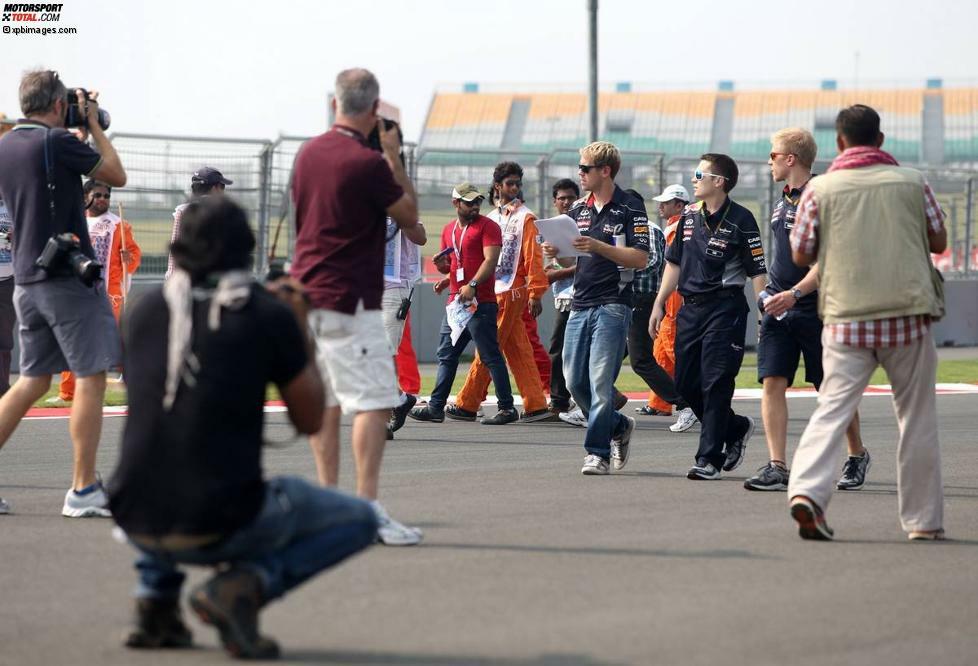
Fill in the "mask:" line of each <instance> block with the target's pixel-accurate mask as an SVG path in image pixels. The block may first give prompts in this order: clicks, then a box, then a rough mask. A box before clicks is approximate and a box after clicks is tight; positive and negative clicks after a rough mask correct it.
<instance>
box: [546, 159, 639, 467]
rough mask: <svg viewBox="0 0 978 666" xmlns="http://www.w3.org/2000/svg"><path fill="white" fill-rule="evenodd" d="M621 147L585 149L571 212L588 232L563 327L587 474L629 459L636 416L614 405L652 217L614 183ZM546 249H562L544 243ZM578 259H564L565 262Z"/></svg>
mask: <svg viewBox="0 0 978 666" xmlns="http://www.w3.org/2000/svg"><path fill="white" fill-rule="evenodd" d="M620 168H621V153H620V152H619V151H618V148H617V147H616V146H615V145H614V144H611V143H608V142H607V141H596V142H594V143H591V144H589V145H587V146H585V147H584V148H582V149H581V163H580V165H578V171H579V173H580V175H581V188H582V189H584V190H586V191H588V194H587V196H585V197H584V198H583V199H580V200H578V201H577V202H575V203H574V205H573V207H572V208H571V210H570V211H569V212H568V213H567V214H568V215H569V216H570V217H572V218H573V219H574V220H575V221H576V222H577V228H578V230H579V231H580V233H581V235H580V237H579V238H577V239H575V241H574V248H575V249H576V250H577V251H578V252H582V253H585V254H583V255H582V256H580V257H578V259H577V271H576V272H575V273H574V300H573V302H572V304H571V313H570V317H568V319H567V328H566V330H565V331H564V376H565V378H566V380H567V387H568V388H569V389H570V393H571V395H572V396H573V397H574V400H575V401H576V402H577V404H578V406H580V408H581V409H582V410H583V412H584V413H585V414H586V415H587V419H588V422H587V434H586V435H585V436H584V450H585V451H586V452H587V455H586V456H585V457H584V467H583V468H582V469H581V473H582V474H586V475H604V474H608V471H609V470H608V467H609V463H612V464H613V465H614V468H615V469H616V470H620V469H622V468H623V467H625V464H626V463H627V462H628V452H629V444H630V441H631V437H632V431H633V430H634V429H635V419H633V418H631V417H630V416H625V415H624V414H620V413H618V412H616V411H615V406H614V404H613V403H614V397H613V396H614V392H615V386H614V384H615V379H616V378H617V377H618V372H619V371H620V370H621V362H622V360H623V359H624V357H625V346H626V340H627V336H628V327H629V325H630V323H631V320H632V280H633V279H634V276H635V270H636V269H642V268H645V267H646V265H647V264H648V260H649V217H648V214H647V213H646V212H645V204H644V203H642V201H640V200H638V199H635V198H634V197H630V196H629V195H627V194H626V193H625V192H624V191H622V189H621V188H620V187H618V186H617V185H616V184H615V176H616V175H618V170H619V169H620ZM543 249H544V254H546V255H547V256H549V257H555V256H557V249H556V248H555V247H553V246H552V245H549V244H547V243H544V246H543ZM572 263H573V259H571V260H568V259H565V258H561V264H562V265H570V264H572Z"/></svg>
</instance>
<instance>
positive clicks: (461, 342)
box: [428, 302, 522, 412]
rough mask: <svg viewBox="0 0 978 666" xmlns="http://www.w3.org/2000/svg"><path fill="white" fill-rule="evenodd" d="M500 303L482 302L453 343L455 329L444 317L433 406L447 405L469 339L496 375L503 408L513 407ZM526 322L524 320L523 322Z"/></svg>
mask: <svg viewBox="0 0 978 666" xmlns="http://www.w3.org/2000/svg"><path fill="white" fill-rule="evenodd" d="M498 312H499V306H498V305H496V303H495V302H492V303H479V305H478V307H476V309H475V314H473V315H472V318H471V319H470V320H469V323H468V325H467V326H466V327H465V330H464V331H462V335H461V337H459V339H458V342H457V343H456V344H454V345H453V344H452V329H451V328H450V327H449V326H448V319H447V317H446V318H442V322H441V341H440V342H439V343H438V352H437V357H438V374H437V376H436V379H435V388H434V390H432V392H431V397H430V398H429V399H428V405H429V406H430V407H431V409H433V410H435V411H438V412H440V411H441V410H443V409H445V403H447V402H448V396H449V394H450V393H451V391H452V384H453V383H454V382H455V373H456V371H457V370H458V359H459V357H460V356H461V355H462V352H463V351H465V347H466V346H467V345H468V344H469V341H472V342H475V348H476V349H477V350H478V352H479V358H481V359H482V362H483V363H484V364H485V366H486V367H487V368H489V375H490V376H491V377H492V383H493V386H495V389H496V401H497V404H498V405H499V409H512V408H513V389H512V387H511V386H510V384H509V370H507V368H506V359H505V358H503V353H502V352H501V351H499V339H498V338H497V337H496V314H497V313H498ZM520 326H522V324H520Z"/></svg>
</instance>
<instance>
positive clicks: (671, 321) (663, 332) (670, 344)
mask: <svg viewBox="0 0 978 666" xmlns="http://www.w3.org/2000/svg"><path fill="white" fill-rule="evenodd" d="M679 218H680V216H679V215H676V216H674V217H671V218H669V226H667V227H666V230H665V236H666V247H669V244H670V243H672V239H673V238H674V237H675V236H676V228H677V227H678V226H679ZM682 306H683V297H682V296H680V295H679V292H678V291H674V292H672V295H671V296H670V297H669V299H668V300H667V301H666V312H665V317H663V318H662V323H661V324H659V334H658V335H657V336H655V343H654V344H653V345H652V356H653V357H654V358H655V362H656V363H658V364H659V366H660V367H661V368H662V369H663V370H665V371H666V372H668V373H669V374H670V375H672V376H673V377H675V376H676V315H678V314H679V308H681V307H682ZM649 407H652V408H653V409H658V410H659V411H662V412H667V413H669V414H671V413H672V405H671V404H669V403H668V402H666V401H665V400H663V399H662V398H660V397H659V396H657V395H656V394H655V391H649Z"/></svg>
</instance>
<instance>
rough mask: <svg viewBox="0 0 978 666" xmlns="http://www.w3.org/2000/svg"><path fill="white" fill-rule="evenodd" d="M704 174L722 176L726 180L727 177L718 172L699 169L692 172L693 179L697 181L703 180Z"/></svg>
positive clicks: (715, 176)
mask: <svg viewBox="0 0 978 666" xmlns="http://www.w3.org/2000/svg"><path fill="white" fill-rule="evenodd" d="M705 176H712V177H714V178H723V179H724V180H727V177H726V176H721V175H720V174H718V173H710V172H709V171H700V170H699V169H697V170H696V171H694V172H693V180H694V181H697V182H698V181H701V180H703V178H704V177H705Z"/></svg>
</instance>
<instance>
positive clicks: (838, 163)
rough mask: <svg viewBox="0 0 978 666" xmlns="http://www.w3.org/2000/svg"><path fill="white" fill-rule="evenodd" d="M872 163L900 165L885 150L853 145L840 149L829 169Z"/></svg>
mask: <svg viewBox="0 0 978 666" xmlns="http://www.w3.org/2000/svg"><path fill="white" fill-rule="evenodd" d="M874 164H889V165H892V166H900V164H899V162H897V161H896V159H894V157H893V155H890V154H889V153H888V152H886V151H885V150H880V149H879V148H873V147H872V146H854V147H852V148H847V149H846V150H844V151H842V152H841V153H840V154H839V156H838V157H836V158H835V159H834V160H832V164H831V166H829V171H838V170H840V169H859V168H861V167H868V166H873V165H874Z"/></svg>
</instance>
